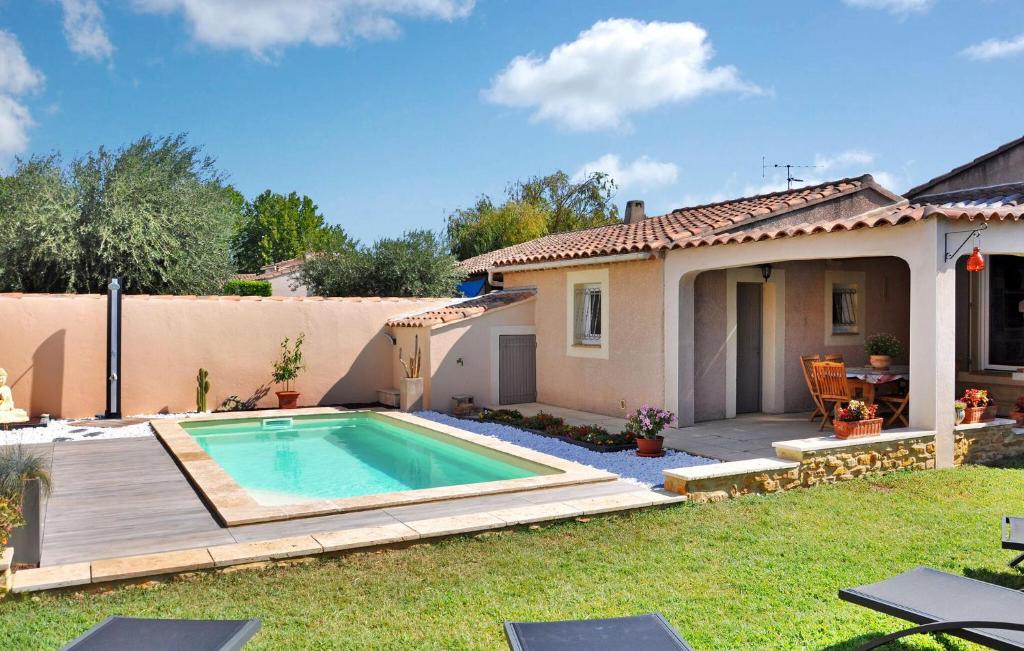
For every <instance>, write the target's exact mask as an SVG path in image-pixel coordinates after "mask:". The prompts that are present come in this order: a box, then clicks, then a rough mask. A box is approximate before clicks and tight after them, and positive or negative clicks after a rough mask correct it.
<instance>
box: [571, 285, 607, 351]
mask: <svg viewBox="0 0 1024 651" xmlns="http://www.w3.org/2000/svg"><path fill="white" fill-rule="evenodd" d="M573 306H574V307H573V310H574V314H575V319H574V326H573V335H574V336H573V342H574V343H575V344H577V345H583V346H600V345H601V286H600V285H599V284H597V283H588V284H584V285H576V287H575V298H574V301H573Z"/></svg>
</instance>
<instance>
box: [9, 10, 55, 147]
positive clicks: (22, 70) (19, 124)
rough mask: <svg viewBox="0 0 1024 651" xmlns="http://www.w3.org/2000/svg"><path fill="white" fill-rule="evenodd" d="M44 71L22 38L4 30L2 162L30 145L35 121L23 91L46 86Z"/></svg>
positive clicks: (27, 91) (26, 91) (35, 89)
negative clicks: (34, 62)
mask: <svg viewBox="0 0 1024 651" xmlns="http://www.w3.org/2000/svg"><path fill="white" fill-rule="evenodd" d="M44 82H45V78H44V77H43V74H42V73H41V72H39V71H38V70H36V69H35V68H33V67H32V66H31V65H30V64H29V62H28V59H26V58H25V53H24V52H22V50H21V44H20V43H19V42H18V38H17V37H16V36H15V35H14V34H11V33H10V32H7V31H4V30H0V164H5V163H6V162H7V161H8V159H9V158H10V157H11V156H13V155H15V154H19V153H21V152H23V151H25V149H26V148H27V147H28V130H29V129H30V128H31V127H32V125H33V124H34V123H33V121H32V114H31V113H30V112H29V110H28V107H26V106H25V105H24V104H22V103H21V102H20V101H19V99H20V97H21V96H22V95H24V94H26V93H29V92H32V91H37V90H39V89H41V88H42V87H43V83H44Z"/></svg>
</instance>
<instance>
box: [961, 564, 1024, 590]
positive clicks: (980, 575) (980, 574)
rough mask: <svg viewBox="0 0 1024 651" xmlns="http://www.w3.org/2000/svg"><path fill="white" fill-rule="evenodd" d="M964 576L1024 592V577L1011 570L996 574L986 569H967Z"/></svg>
mask: <svg viewBox="0 0 1024 651" xmlns="http://www.w3.org/2000/svg"><path fill="white" fill-rule="evenodd" d="M964 576H966V577H970V578H972V579H977V580H979V581H984V582H985V583H992V584H994V585H1001V586H1003V587H1004V588H1010V589H1011V590H1024V575H1022V574H1020V573H1019V572H1016V571H1014V570H1011V569H1009V568H1007V569H1006V570H1005V571H1002V572H996V571H993V570H990V569H988V568H984V567H965V568H964Z"/></svg>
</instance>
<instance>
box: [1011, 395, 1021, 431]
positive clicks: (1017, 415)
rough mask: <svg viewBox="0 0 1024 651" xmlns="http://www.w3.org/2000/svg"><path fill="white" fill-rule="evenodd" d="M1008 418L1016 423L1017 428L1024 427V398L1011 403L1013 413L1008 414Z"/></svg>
mask: <svg viewBox="0 0 1024 651" xmlns="http://www.w3.org/2000/svg"><path fill="white" fill-rule="evenodd" d="M1010 418H1012V419H1013V420H1015V421H1017V427H1022V426H1024V396H1020V397H1018V398H1017V402H1015V403H1013V411H1011V412H1010Z"/></svg>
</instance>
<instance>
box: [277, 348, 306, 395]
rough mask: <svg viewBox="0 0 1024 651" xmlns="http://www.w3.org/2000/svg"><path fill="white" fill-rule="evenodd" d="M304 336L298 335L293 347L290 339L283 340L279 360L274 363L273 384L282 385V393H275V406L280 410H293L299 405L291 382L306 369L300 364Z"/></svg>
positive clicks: (296, 393)
mask: <svg viewBox="0 0 1024 651" xmlns="http://www.w3.org/2000/svg"><path fill="white" fill-rule="evenodd" d="M305 337H306V335H304V334H300V335H299V336H298V337H296V338H295V344H294V345H293V344H292V342H291V339H289V338H288V337H285V338H284V341H282V342H281V359H279V360H278V361H276V362H274V375H273V379H274V382H276V383H277V384H283V385H284V391H278V392H276V393H277V405H278V407H279V408H281V409H295V407H296V406H298V404H299V395H300V394H299V392H298V391H292V382H293V381H294V380H295V378H297V377H299V371H301V370H302V369H304V368H306V366H305V364H303V363H302V342H303V341H304V340H305Z"/></svg>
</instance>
